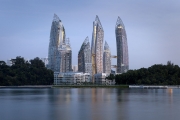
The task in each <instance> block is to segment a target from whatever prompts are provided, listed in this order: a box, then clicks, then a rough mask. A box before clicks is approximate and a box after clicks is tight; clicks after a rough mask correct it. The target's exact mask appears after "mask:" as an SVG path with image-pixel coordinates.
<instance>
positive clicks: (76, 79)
mask: <svg viewBox="0 0 180 120" xmlns="http://www.w3.org/2000/svg"><path fill="white" fill-rule="evenodd" d="M88 82H91V76H90V74H89V73H82V72H65V73H61V72H54V85H63V84H67V85H73V84H84V83H88Z"/></svg>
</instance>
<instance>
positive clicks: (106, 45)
mask: <svg viewBox="0 0 180 120" xmlns="http://www.w3.org/2000/svg"><path fill="white" fill-rule="evenodd" d="M104 50H110V49H109V45H108V44H107V42H106V41H105V44H104Z"/></svg>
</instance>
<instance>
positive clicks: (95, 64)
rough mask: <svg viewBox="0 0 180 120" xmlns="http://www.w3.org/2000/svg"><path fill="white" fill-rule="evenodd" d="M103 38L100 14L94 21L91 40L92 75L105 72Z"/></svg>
mask: <svg viewBox="0 0 180 120" xmlns="http://www.w3.org/2000/svg"><path fill="white" fill-rule="evenodd" d="M103 40H104V30H103V27H102V25H101V22H100V20H99V18H98V16H97V15H96V19H95V21H94V22H93V33H92V42H91V55H92V75H94V74H97V73H103Z"/></svg>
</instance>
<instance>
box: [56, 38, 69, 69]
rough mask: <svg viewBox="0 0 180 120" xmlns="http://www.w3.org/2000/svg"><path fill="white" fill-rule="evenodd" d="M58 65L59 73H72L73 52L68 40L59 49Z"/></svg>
mask: <svg viewBox="0 0 180 120" xmlns="http://www.w3.org/2000/svg"><path fill="white" fill-rule="evenodd" d="M58 51H59V52H58V55H57V63H56V65H57V66H58V67H59V69H58V72H69V71H72V50H71V45H70V40H69V38H67V39H66V40H65V42H64V43H63V44H61V45H60V47H59V48H58Z"/></svg>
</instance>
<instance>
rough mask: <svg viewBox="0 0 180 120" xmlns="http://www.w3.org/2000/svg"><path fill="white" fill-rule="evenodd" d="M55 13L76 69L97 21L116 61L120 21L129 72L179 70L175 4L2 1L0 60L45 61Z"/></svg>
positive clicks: (178, 4) (179, 7)
mask: <svg viewBox="0 0 180 120" xmlns="http://www.w3.org/2000/svg"><path fill="white" fill-rule="evenodd" d="M54 13H56V14H57V15H58V16H59V18H60V19H61V20H62V22H63V25H64V27H65V30H66V37H69V38H70V43H71V47H72V54H73V55H72V64H73V65H77V56H78V51H79V49H80V46H81V44H82V42H83V41H84V39H85V38H86V37H87V36H88V37H89V40H90V42H91V40H92V30H93V21H94V20H95V16H96V15H98V16H99V19H100V21H101V24H102V26H103V29H104V40H106V41H107V43H108V44H109V46H110V49H111V54H112V55H116V39H115V24H116V20H117V17H118V16H120V17H121V19H122V21H123V23H124V25H125V29H126V33H127V40H128V50H129V65H130V69H139V68H141V67H150V66H151V65H153V64H161V63H162V64H166V63H167V61H168V60H170V61H172V62H173V63H174V64H178V65H179V66H180V56H179V55H180V53H179V49H180V47H179V46H180V1H178V0H0V60H4V61H7V59H10V58H15V57H16V56H22V57H24V58H26V59H33V58H35V57H40V58H43V57H47V56H48V46H49V37H50V28H51V23H52V19H53V15H54ZM112 64H116V62H115V60H112Z"/></svg>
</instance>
